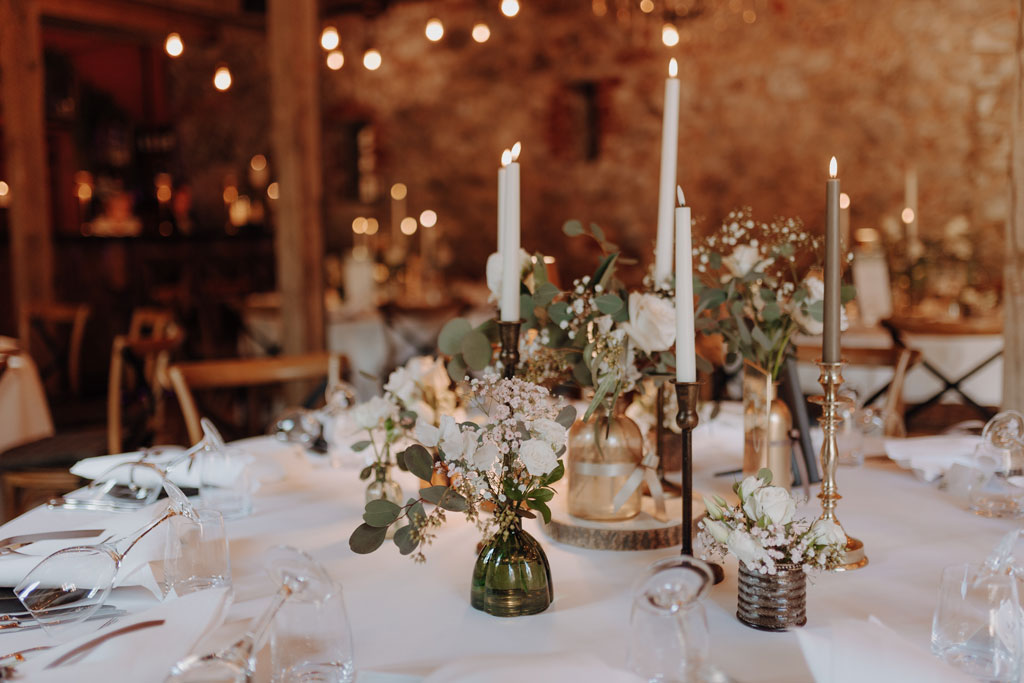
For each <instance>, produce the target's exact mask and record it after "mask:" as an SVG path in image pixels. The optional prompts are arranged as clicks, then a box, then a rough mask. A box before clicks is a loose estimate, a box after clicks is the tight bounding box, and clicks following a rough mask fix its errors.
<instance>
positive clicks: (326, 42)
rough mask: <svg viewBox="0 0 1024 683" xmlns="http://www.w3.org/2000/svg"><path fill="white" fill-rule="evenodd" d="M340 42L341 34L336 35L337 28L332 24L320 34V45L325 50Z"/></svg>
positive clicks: (331, 48)
mask: <svg viewBox="0 0 1024 683" xmlns="http://www.w3.org/2000/svg"><path fill="white" fill-rule="evenodd" d="M340 44H341V36H340V35H338V29H336V28H334V27H333V26H328V27H327V28H325V29H324V30H323V32H322V33H321V34H320V47H322V48H323V49H325V50H327V51H331V50H333V49H335V48H337V47H338V45H340Z"/></svg>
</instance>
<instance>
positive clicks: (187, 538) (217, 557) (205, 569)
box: [164, 508, 231, 596]
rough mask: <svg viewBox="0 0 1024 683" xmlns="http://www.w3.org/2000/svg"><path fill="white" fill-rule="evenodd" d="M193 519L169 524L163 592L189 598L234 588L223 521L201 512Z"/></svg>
mask: <svg viewBox="0 0 1024 683" xmlns="http://www.w3.org/2000/svg"><path fill="white" fill-rule="evenodd" d="M195 512H196V516H195V518H194V519H191V518H188V517H181V516H178V517H174V518H173V519H171V520H169V524H170V525H171V530H170V533H168V534H167V548H166V551H165V553H164V591H165V592H166V593H170V592H172V591H173V592H174V593H175V594H176V595H179V596H181V595H187V594H188V593H195V592H196V591H200V590H205V589H207V588H222V587H228V588H230V586H231V557H230V553H229V552H228V540H227V537H226V536H225V534H224V517H223V515H221V514H220V513H219V512H217V511H216V510H209V509H205V508H200V509H198V510H196V511H195Z"/></svg>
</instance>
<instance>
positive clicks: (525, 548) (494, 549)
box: [469, 519, 554, 617]
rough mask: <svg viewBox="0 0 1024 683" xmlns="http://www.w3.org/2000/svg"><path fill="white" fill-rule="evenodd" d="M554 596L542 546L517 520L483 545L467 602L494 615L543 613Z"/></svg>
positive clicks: (548, 567) (477, 559)
mask: <svg viewBox="0 0 1024 683" xmlns="http://www.w3.org/2000/svg"><path fill="white" fill-rule="evenodd" d="M553 599H554V589H553V586H552V583H551V566H550V565H549V564H548V558H547V556H546V555H545V554H544V548H542V547H541V545H540V543H539V542H538V541H537V539H535V538H534V537H533V536H531V535H530V534H528V533H527V532H526V531H524V530H523V526H522V523H521V522H520V521H519V520H518V519H517V520H516V521H515V522H513V523H512V524H511V525H510V526H509V527H508V529H507V531H499V532H498V533H496V534H495V535H494V536H493V537H492V538H491V540H490V541H488V542H487V544H486V545H485V546H484V547H483V549H482V550H481V551H480V554H479V555H478V556H477V558H476V565H475V566H474V567H473V583H472V586H471V589H470V599H469V601H470V604H471V605H472V606H473V607H474V608H476V609H478V610H480V611H482V612H486V613H487V614H491V615H494V616H496V617H518V616H523V615H526V614H537V613H538V612H543V611H544V610H546V609H547V608H548V605H550V604H551V601H552V600H553Z"/></svg>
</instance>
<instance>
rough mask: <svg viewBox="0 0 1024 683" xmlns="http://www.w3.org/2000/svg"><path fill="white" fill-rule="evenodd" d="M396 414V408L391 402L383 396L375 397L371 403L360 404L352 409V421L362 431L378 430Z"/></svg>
mask: <svg viewBox="0 0 1024 683" xmlns="http://www.w3.org/2000/svg"><path fill="white" fill-rule="evenodd" d="M394 412H395V406H394V404H393V403H391V401H389V400H387V399H386V398H383V397H381V396H374V397H373V398H371V399H370V400H369V401H366V402H365V403H360V404H359V405H357V406H356V407H355V408H353V409H352V419H353V420H355V423H356V424H357V425H359V426H360V427H361V428H362V429H376V428H377V427H379V426H380V424H381V423H382V422H383V421H384V420H385V419H387V418H388V417H390V416H392V415H393V414H394Z"/></svg>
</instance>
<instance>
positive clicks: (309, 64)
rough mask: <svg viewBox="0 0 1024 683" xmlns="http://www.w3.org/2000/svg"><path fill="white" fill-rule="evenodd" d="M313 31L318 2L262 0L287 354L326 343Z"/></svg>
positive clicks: (316, 62) (317, 87)
mask: <svg viewBox="0 0 1024 683" xmlns="http://www.w3.org/2000/svg"><path fill="white" fill-rule="evenodd" d="M319 35H320V21H319V19H318V17H317V0H270V1H269V2H268V5H267V42H268V45H269V49H268V63H269V66H270V93H271V98H270V102H271V104H270V109H271V112H270V113H271V117H270V121H271V133H270V137H271V145H272V149H273V152H274V156H273V159H272V160H271V163H272V164H273V165H274V169H275V173H276V176H277V180H278V183H279V186H280V196H279V198H278V200H277V202H276V203H277V211H276V215H275V251H276V256H277V288H278V291H280V292H281V312H282V318H283V321H284V338H283V339H282V345H283V347H284V351H285V353H288V354H297V353H304V352H307V351H318V350H320V349H322V348H323V347H324V341H325V337H324V285H323V255H324V254H323V250H324V247H323V242H324V239H323V206H322V197H323V164H322V162H321V152H320V144H321V143H320V138H321V122H320V41H319Z"/></svg>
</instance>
